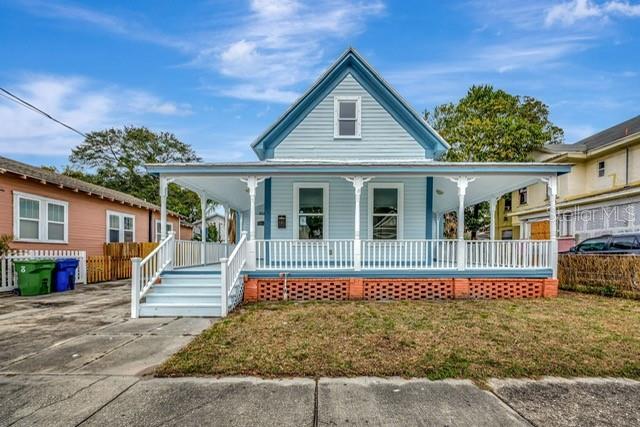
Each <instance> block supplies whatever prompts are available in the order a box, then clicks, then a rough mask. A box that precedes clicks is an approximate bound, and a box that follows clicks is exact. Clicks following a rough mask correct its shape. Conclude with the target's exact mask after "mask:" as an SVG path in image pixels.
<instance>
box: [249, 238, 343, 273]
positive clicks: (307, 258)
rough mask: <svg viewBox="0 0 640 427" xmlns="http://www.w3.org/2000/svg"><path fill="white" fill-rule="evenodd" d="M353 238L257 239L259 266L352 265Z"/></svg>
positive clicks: (309, 267)
mask: <svg viewBox="0 0 640 427" xmlns="http://www.w3.org/2000/svg"><path fill="white" fill-rule="evenodd" d="M353 245H354V241H353V240H256V268H257V269H258V270H285V269H292V270H344V269H353V268H354V253H353V247H354V246H353Z"/></svg>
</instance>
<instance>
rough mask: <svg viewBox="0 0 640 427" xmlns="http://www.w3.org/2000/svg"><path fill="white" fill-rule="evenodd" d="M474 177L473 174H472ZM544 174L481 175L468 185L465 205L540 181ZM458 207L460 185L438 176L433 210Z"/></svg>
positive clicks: (434, 188) (434, 187)
mask: <svg viewBox="0 0 640 427" xmlns="http://www.w3.org/2000/svg"><path fill="white" fill-rule="evenodd" d="M470 176H472V177H473V175H470ZM541 178H542V176H531V175H515V174H510V175H492V176H488V175H481V176H475V180H474V181H473V182H471V183H470V184H469V187H467V193H466V195H465V199H464V201H465V206H473V205H475V204H478V203H480V202H484V201H487V200H489V199H491V198H493V197H496V196H502V195H504V194H506V193H509V192H511V191H515V190H518V189H520V188H523V187H526V186H528V185H531V184H535V183H537V182H540V179H541ZM457 208H458V186H457V184H456V183H455V182H452V181H451V180H449V179H448V178H444V177H436V178H434V182H433V210H434V211H435V212H438V213H444V212H450V211H453V210H456V209H457Z"/></svg>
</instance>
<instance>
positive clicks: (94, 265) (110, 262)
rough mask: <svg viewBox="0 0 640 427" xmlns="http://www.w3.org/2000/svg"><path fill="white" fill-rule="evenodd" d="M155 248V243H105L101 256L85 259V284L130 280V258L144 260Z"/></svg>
mask: <svg viewBox="0 0 640 427" xmlns="http://www.w3.org/2000/svg"><path fill="white" fill-rule="evenodd" d="M157 246H158V243H155V242H150V243H149V242H133V243H105V244H104V246H103V255H96V256H90V257H89V258H87V282H88V283H97V282H107V281H109V280H121V279H129V278H131V258H136V257H139V258H144V257H146V256H147V255H149V253H150V252H151V251H153V250H154V249H155V248H156V247H157Z"/></svg>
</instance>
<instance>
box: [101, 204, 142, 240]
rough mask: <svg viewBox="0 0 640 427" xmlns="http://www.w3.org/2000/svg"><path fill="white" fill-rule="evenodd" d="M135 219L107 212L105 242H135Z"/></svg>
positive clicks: (122, 214)
mask: <svg viewBox="0 0 640 427" xmlns="http://www.w3.org/2000/svg"><path fill="white" fill-rule="evenodd" d="M135 229H136V218H135V216H133V215H129V214H126V213H122V212H114V211H107V242H108V243H123V242H133V241H135V238H136V236H135Z"/></svg>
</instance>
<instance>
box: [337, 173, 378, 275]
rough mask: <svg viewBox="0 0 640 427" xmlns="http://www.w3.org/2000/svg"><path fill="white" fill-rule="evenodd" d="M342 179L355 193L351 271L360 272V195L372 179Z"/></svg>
mask: <svg viewBox="0 0 640 427" xmlns="http://www.w3.org/2000/svg"><path fill="white" fill-rule="evenodd" d="M343 178H344V179H346V180H347V181H349V182H350V183H351V184H353V189H354V193H355V210H354V215H355V218H354V225H353V269H354V270H356V271H360V270H361V269H362V243H361V242H360V195H361V194H362V187H363V186H364V184H365V183H367V182H369V181H371V180H372V179H373V177H372V176H371V177H363V176H350V177H349V176H344V177H343Z"/></svg>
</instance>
